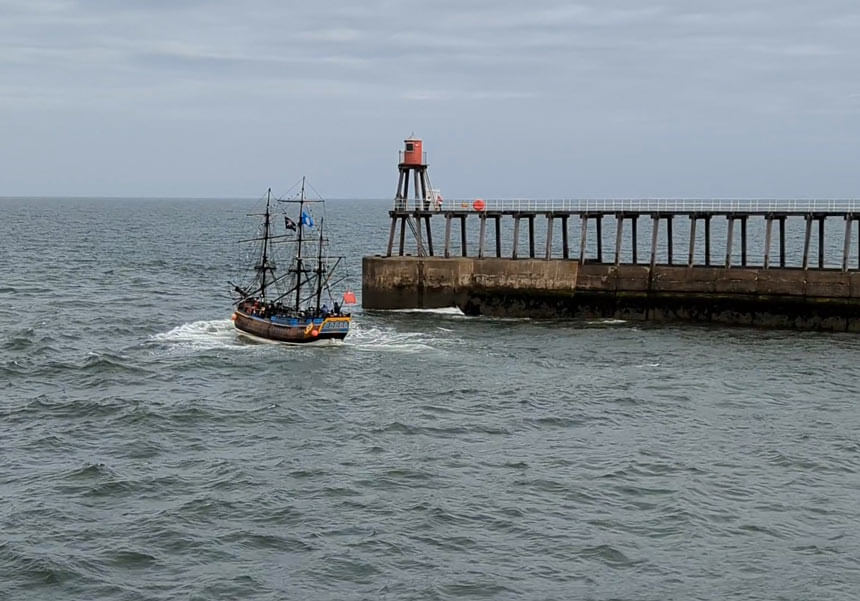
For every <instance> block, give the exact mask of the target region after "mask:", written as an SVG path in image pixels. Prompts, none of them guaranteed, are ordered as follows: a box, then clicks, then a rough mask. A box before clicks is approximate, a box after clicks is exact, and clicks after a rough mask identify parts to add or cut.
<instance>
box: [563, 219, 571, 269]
mask: <svg viewBox="0 0 860 601" xmlns="http://www.w3.org/2000/svg"><path fill="white" fill-rule="evenodd" d="M561 256H562V257H563V258H565V259H569V258H570V249H569V248H568V244H567V215H562V216H561Z"/></svg>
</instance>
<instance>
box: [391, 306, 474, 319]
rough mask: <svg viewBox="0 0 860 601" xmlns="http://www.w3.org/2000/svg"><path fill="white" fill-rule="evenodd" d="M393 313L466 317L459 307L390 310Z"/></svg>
mask: <svg viewBox="0 0 860 601" xmlns="http://www.w3.org/2000/svg"><path fill="white" fill-rule="evenodd" d="M390 312H391V313H433V314H435V315H453V316H456V317H465V316H466V314H465V313H463V312H462V311H460V309H459V308H458V307H439V308H436V309H390Z"/></svg>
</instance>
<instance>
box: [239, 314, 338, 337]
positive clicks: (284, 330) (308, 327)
mask: <svg viewBox="0 0 860 601" xmlns="http://www.w3.org/2000/svg"><path fill="white" fill-rule="evenodd" d="M232 319H233V325H234V326H235V327H236V329H237V330H239V331H240V332H244V333H246V334H249V335H251V336H253V337H255V338H261V339H264V340H271V341H273V342H284V343H291V344H307V343H313V342H341V341H342V340H343V339H344V338H346V335H347V334H348V333H349V326H350V322H351V318H350V317H349V316H343V315H339V316H329V317H314V318H311V317H308V318H296V317H286V316H278V315H275V316H272V317H259V316H256V315H249V314H247V313H245V312H243V311H241V310H238V309H237V310H236V311H235V312H234V313H233V317H232Z"/></svg>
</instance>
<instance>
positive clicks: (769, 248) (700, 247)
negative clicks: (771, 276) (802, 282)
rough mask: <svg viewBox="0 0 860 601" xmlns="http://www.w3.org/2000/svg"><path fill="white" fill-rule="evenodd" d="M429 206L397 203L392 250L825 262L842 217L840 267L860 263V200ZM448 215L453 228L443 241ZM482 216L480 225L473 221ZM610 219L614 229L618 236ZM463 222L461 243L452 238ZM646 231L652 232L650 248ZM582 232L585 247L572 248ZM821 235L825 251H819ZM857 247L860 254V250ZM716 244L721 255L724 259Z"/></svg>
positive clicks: (693, 261) (730, 263)
mask: <svg viewBox="0 0 860 601" xmlns="http://www.w3.org/2000/svg"><path fill="white" fill-rule="evenodd" d="M416 204H417V203H416ZM428 204H429V203H421V204H420V205H418V206H415V207H411V208H410V207H409V206H407V203H406V202H405V201H404V200H399V201H397V203H396V206H395V208H394V209H393V210H392V211H390V213H389V215H390V219H391V224H390V230H389V237H388V246H387V251H386V256H393V255H394V254H395V252H396V254H397V255H398V256H404V255H414V256H431V257H432V256H441V257H451V256H454V254H455V253H456V255H457V256H462V257H467V256H473V257H477V258H485V257H495V258H503V257H508V258H511V259H520V258H530V259H534V258H543V259H552V258H561V259H576V260H578V261H579V262H580V263H592V262H596V263H612V264H615V265H620V264H634V265H637V264H643V259H644V264H649V265H652V266H654V265H657V264H658V263H659V264H667V265H687V266H690V267H693V266H696V265H702V266H706V267H709V266H714V265H722V266H724V267H727V268H731V267H735V266H740V267H747V266H750V265H757V266H762V267H764V268H765V269H771V268H786V267H789V266H793V267H800V268H802V269H815V268H817V269H825V268H827V267H828V266H830V267H832V265H828V264H827V261H826V255H827V247H828V234H829V235H830V236H831V237H833V236H834V234H833V232H832V230H833V229H834V226H833V224H834V223H837V222H838V223H839V224H840V225H841V228H838V229H840V230H841V231H839V234H838V236H839V238H840V239H839V245H838V248H839V250H840V251H841V252H840V256H839V261H838V267H839V268H841V269H842V271H848V270H850V269H858V268H860V202H857V201H700V200H695V201H688V200H677V201H674V200H659V201H658V200H642V201H633V200H623V201H613V200H607V201H593V200H588V201H516V200H515V201H482V205H481V206H482V208H481V209H480V210H478V209H476V208H474V207H473V206H472V204H471V203H468V202H456V203H454V204H455V206H456V208H453V209H445V210H431V209H430V207H429V206H425V205H428ZM442 222H444V228H442V231H443V232H444V234H443V235H442V238H441V240H438V239H436V238H437V237H438V236H439V233H438V232H437V230H439V229H440V228H441V225H442ZM472 222H476V223H477V228H470V227H469V223H472ZM488 222H489V225H488ZM434 223H435V224H436V226H435V227H434V225H433V224H434ZM539 224H542V225H539ZM607 224H609V226H610V227H612V228H614V235H613V236H612V238H611V239H610V240H607V235H606V234H607V231H606V230H607V228H606V225H607ZM715 224H719V225H721V226H722V227H721V228H720V230H721V231H720V236H719V238H718V237H717V236H715V233H714V225H715ZM855 224H857V225H856V226H855ZM506 225H507V226H508V227H506ZM679 225H680V226H681V227H680V228H679ZM751 225H753V226H754V227H756V228H757V229H756V231H755V232H753V234H754V237H755V238H756V240H757V241H762V240H763V244H759V246H760V247H761V248H760V249H759V250H760V252H758V253H756V254H753V253H752V252H751V244H750V240H751ZM789 226H793V227H794V229H798V228H800V229H802V232H803V234H802V239H803V243H802V245H799V248H793V249H790V248H789V247H788V245H787V231H788V229H789ZM455 228H456V229H457V230H458V232H457V233H458V234H459V241H455V240H453V239H452V234H454V232H453V230H454V229H455ZM398 229H399V238H398V236H397V234H398ZM475 229H476V230H477V231H473V230H475ZM679 229H680V230H683V231H684V234H685V235H684V236H683V239H681V240H679V238H678V236H677V235H676V234H677V233H678V232H679ZM511 230H512V231H511ZM643 230H645V231H646V233H647V235H648V236H649V239H650V245H649V246H648V248H645V249H643V248H642V237H641V233H642V231H643ZM407 233H409V234H410V235H409V236H408V238H407ZM573 233H575V234H576V235H577V244H576V245H574V246H573V247H572V246H571V240H572V234H573ZM488 236H489V238H490V239H489V245H488ZM470 237H471V243H470ZM506 237H507V239H506ZM523 237H525V240H524V241H523V240H522V238H523ZM407 240H408V241H407ZM813 241H815V243H816V244H815V247H816V251H817V252H816V253H815V255H813V254H812V252H811V251H812V249H813V245H812V242H813ZM396 242H397V244H396ZM523 242H525V248H524V249H523V248H522V246H523ZM440 247H441V252H438V254H437V252H436V249H439V248H440ZM774 247H775V248H774ZM852 247H853V248H854V252H856V254H853V255H852ZM503 249H507V254H505V251H504V250H503ZM718 249H725V250H724V252H720V250H718ZM607 251H609V252H607ZM660 251H662V256H660ZM714 251H716V252H718V253H720V256H718V257H715V256H714ZM830 254H831V255H832V254H833V253H832V252H831V253H830ZM607 259H608V260H607ZM831 259H832V257H831ZM831 263H832V261H831Z"/></svg>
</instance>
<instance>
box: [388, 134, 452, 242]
mask: <svg viewBox="0 0 860 601" xmlns="http://www.w3.org/2000/svg"><path fill="white" fill-rule="evenodd" d="M399 154H400V156H399V162H398V165H397V169H398V170H399V172H400V179H399V180H398V182H397V195H396V196H395V197H394V211H393V212H392V219H391V233H390V236H389V254H390V252H391V250H390V249H391V247H392V246H393V244H394V233H395V231H396V229H397V221H398V220H399V221H400V249H401V253H402V252H403V238H404V236H405V232H406V228H407V227H409V229H410V230H412V234H413V235H414V236H415V242H416V245H417V253H418V256H420V257H423V256H427V255H428V254H430V255H432V254H433V235H432V233H431V230H430V216H431V210H432V208H433V207H434V206H435V208H436V210H438V209H439V208H440V206H441V199H442V197H441V195H440V194H439V193H438V191H436V190H433V188H432V187H431V186H430V176H429V175H428V174H427V158H426V155H425V153H424V150H423V144H422V141H421V140H420V139H418V138H415V137H413V136H410V137H408V138H406V140H404V149H403V150H401V151H400V153H399ZM410 179H412V180H413V183H414V186H413V203H412V206H411V207H410V206H409V205H410V201H409V180H410ZM422 219H423V220H424V224H425V227H426V229H427V248H426V249H425V245H424V239H423V236H422V235H421V221H422Z"/></svg>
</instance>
